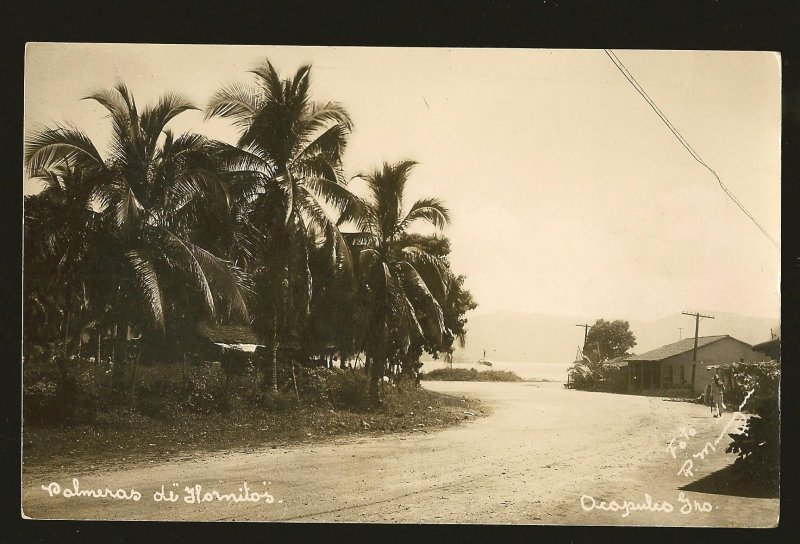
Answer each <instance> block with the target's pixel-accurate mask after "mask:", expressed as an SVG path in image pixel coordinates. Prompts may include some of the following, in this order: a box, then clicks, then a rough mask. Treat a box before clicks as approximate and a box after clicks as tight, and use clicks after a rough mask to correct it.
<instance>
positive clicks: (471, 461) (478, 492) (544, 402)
mask: <svg viewBox="0 0 800 544" xmlns="http://www.w3.org/2000/svg"><path fill="white" fill-rule="evenodd" d="M425 386H426V387H429V388H430V389H434V390H437V391H442V392H447V393H452V394H458V395H461V394H463V395H469V396H473V397H477V398H479V399H481V400H483V401H484V402H485V403H486V404H488V405H489V406H490V407H491V408H492V410H493V413H492V415H490V416H488V417H484V418H478V419H473V418H472V417H471V416H467V417H468V419H469V420H468V421H465V423H464V424H463V425H460V426H457V427H454V428H450V429H447V430H444V431H436V432H431V433H429V434H428V433H425V432H422V431H420V432H415V433H408V434H403V435H392V436H386V437H365V438H360V439H355V440H353V439H347V440H344V439H342V440H337V441H330V442H327V443H323V444H317V445H303V446H297V447H292V448H281V449H267V450H263V451H255V452H251V453H229V454H222V455H219V454H218V455H205V456H202V457H198V458H195V459H190V460H185V459H184V460H175V461H173V462H168V463H163V464H159V465H155V464H148V465H145V466H132V467H129V468H126V469H123V470H120V469H113V470H108V471H106V470H102V467H100V468H101V470H99V471H92V472H89V471H87V472H86V473H83V474H37V475H36V476H35V477H27V476H26V477H25V478H24V481H23V486H24V487H23V496H24V512H25V514H26V515H27V516H29V517H33V518H59V519H159V520H275V521H334V522H335V521H347V522H427V523H440V522H443V523H447V522H451V523H460V522H465V523H529V524H588V525H677V526H683V525H701V526H720V527H730V526H748V527H753V526H757V527H765V526H772V525H774V524H775V523H776V522H777V519H778V500H777V499H754V498H743V497H736V496H730V495H719V494H705V493H699V492H692V491H681V490H680V489H679V488H681V487H683V486H685V485H686V484H689V483H691V482H694V481H696V480H698V479H700V478H703V477H704V476H707V475H709V474H711V473H712V472H714V471H716V470H719V469H721V468H724V467H725V466H727V465H729V464H730V463H731V462H732V461H733V455H732V454H725V453H724V449H725V447H726V446H727V444H728V442H729V440H728V437H727V435H726V434H725V433H724V432H723V431H724V427H725V426H726V425H729V429H728V432H732V431H733V429H734V428H735V426H736V424H735V422H731V417H732V414H730V413H729V414H726V415H725V417H723V418H721V419H714V418H711V417H709V412H708V409H707V408H705V407H702V406H699V405H692V404H687V403H679V402H666V401H662V400H661V399H660V398H650V397H639V396H628V395H611V394H605V393H589V392H581V391H573V390H566V389H564V388H563V387H562V385H561V384H555V383H538V384H533V383H475V382H473V383H465V382H427V383H426V384H425ZM682 427H683V428H684V429H685V431H686V434H687V435H688V438H686V439H684V442H683V444H684V446H685V447H684V448H683V449H682V448H681V447H680V446H681V442H680V440H679V439H678V438H676V440H675V441H673V448H674V451H675V458H673V456H672V455H671V453H670V452H669V450H668V449H667V444H668V443H669V442H670V440H671V439H673V437H679V436H680V429H681V428H682ZM720 434H723V436H724V438H723V439H722V440H720V441H719V442H718V445H717V446H716V451H713V450H712V449H711V448H709V447H706V454H705V455H704V456H702V457H704V458H700V457H701V456H700V455H698V456H694V455H695V454H699V452H701V450H702V449H703V447H704V446H705V444H706V443H707V442H710V443H711V444H712V446H713V445H714V442H715V440H716V439H717V437H718V436H720ZM686 460H691V461H692V462H693V468H692V469H691V473H692V475H691V476H687V475H684V474H680V475H679V474H678V472H679V471H680V470H681V467H682V466H683V465H684V463H685V461H686ZM73 478H77V479H78V484H79V490H87V489H98V488H100V489H103V490H105V488H107V487H108V488H110V491H111V492H114V493H117V494H118V498H110V497H104V498H101V497H90V496H72V497H65V496H64V495H65V494H66V495H69V494H70V493H69V492H67V491H65V490H72V489H73V488H74V484H73V483H72V480H73ZM51 482H55V483H56V484H58V486H60V488H61V489H59V490H56V488H55V487H54V486H50V487H49V489H50V491H46V490H45V489H43V488H42V486H43V485H44V486H45V487H47V486H48V484H50V483H51ZM245 482H246V483H247V486H248V489H247V490H245V489H244V488H243V485H244V483H245ZM173 484H175V485H173ZM162 485H163V486H164V491H165V494H166V495H169V492H170V491H171V490H172V491H174V498H176V499H177V500H175V501H174V502H170V501H164V500H161V501H156V500H155V499H154V493H156V492H159V491H161V489H162ZM197 485H199V486H201V488H200V493H199V498H200V499H203V498H209V499H210V500H209V501H204V500H202V501H201V502H198V501H197V500H196V499H197V497H198V494H197V493H196V490H197V488H196V487H195V486H197ZM187 487H189V488H191V489H194V490H195V491H192V492H187V491H186V488H187ZM240 488H242V489H241V490H240ZM118 489H122V490H125V492H124V493H119V492H117V490H118ZM132 490H135V491H136V492H138V493H139V494H140V499H139V500H138V501H135V500H133V499H131V498H127V499H126V498H124V497H123V495H124V496H127V497H130V496H131V495H132V494H133V492H132ZM214 490H216V491H217V493H218V495H213V493H212V494H210V495H208V496H206V497H204V495H205V493H206V492H213V491H214ZM55 491H58V493H56V492H55ZM246 491H247V492H248V495H247V497H249V498H250V499H251V501H241V502H233V498H242V497H244V496H245V492H246ZM51 492H52V494H53V496H52V497H51V496H50V494H51ZM681 493H683V499H681V497H680V494H681ZM224 494H233V496H229V497H228V500H217V496H219V495H224ZM645 494H648V495H649V496H650V497H651V499H650V502H647V499H646V497H645ZM234 496H235V497H234ZM159 498H160V497H159ZM189 498H192V499H195V500H194V502H187V499H189ZM270 499H272V502H269V500H270ZM612 501H615V502H614V503H613V504H612ZM625 501H632V502H630V503H627V512H626V502H625ZM665 501H666V502H667V503H669V506H670V507H671V510H672V511H670V512H667V511H664V510H668V509H669V508H668V507H667V506H666V505H665V504H664V502H665ZM656 503H658V504H656ZM601 505H602V506H605V507H606V508H611V509H613V508H615V506H616V507H618V508H620V509H619V510H617V511H611V510H601V509H600V508H601V507H602V506H601ZM687 505H688V506H687ZM626 513H627V515H625V514H626Z"/></svg>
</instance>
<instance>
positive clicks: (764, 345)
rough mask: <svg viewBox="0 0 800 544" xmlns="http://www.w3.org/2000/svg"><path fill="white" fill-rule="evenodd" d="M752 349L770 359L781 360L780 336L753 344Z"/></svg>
mask: <svg viewBox="0 0 800 544" xmlns="http://www.w3.org/2000/svg"><path fill="white" fill-rule="evenodd" d="M753 349H754V350H756V351H758V352H761V353H763V354H764V355H766V356H767V357H769V358H770V359H772V360H775V361H778V362H780V360H781V337H780V336H779V337H777V338H773V339H772V340H767V341H766V342H761V343H760V344H755V345H754V346H753Z"/></svg>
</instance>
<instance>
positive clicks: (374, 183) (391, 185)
mask: <svg viewBox="0 0 800 544" xmlns="http://www.w3.org/2000/svg"><path fill="white" fill-rule="evenodd" d="M415 164H416V163H415V162H414V161H402V162H399V163H396V164H392V165H390V164H387V163H384V164H383V167H382V168H380V169H378V170H376V171H374V172H372V173H370V174H361V175H360V176H358V177H360V178H362V179H363V180H364V181H366V184H367V188H368V190H369V196H368V198H367V199H366V200H364V201H361V203H360V205H358V206H353V207H352V208H349V209H347V210H345V211H344V212H343V213H342V215H341V217H340V219H339V223H340V224H344V223H346V222H351V223H353V224H355V225H356V226H357V227H358V228H359V230H360V234H359V235H358V236H357V237H354V243H355V244H356V247H357V248H358V259H357V263H358V273H359V277H360V278H361V282H362V300H363V301H364V302H363V303H364V306H365V311H364V317H365V323H364V325H365V332H366V336H365V339H364V347H365V351H366V353H367V357H368V360H369V376H370V379H369V391H370V401H371V403H372V404H373V406H377V405H379V404H380V402H381V401H380V381H381V379H382V377H383V372H384V369H385V367H386V364H387V360H388V359H389V357H402V355H403V354H405V353H406V352H407V351H408V348H409V346H410V345H411V343H412V341H413V340H414V338H415V337H423V338H425V339H427V340H429V341H431V342H439V341H441V337H442V334H444V333H445V326H444V322H443V314H442V308H441V304H440V301H439V300H437V298H436V297H435V296H434V294H433V293H432V291H437V292H439V293H442V294H443V293H445V292H446V284H445V281H446V275H445V270H446V263H443V262H442V260H441V258H440V257H437V256H436V255H433V254H431V253H429V252H428V251H426V249H425V248H424V247H422V246H421V245H420V244H418V243H416V242H417V240H416V239H415V238H414V237H410V236H406V235H405V234H406V233H407V232H408V230H409V229H410V227H411V226H412V225H413V224H414V223H416V222H418V221H420V222H424V223H428V224H431V225H433V226H434V227H436V228H439V229H441V228H443V227H444V226H445V225H446V224H447V223H449V222H450V215H449V212H448V210H447V208H446V207H445V206H444V204H443V203H442V202H441V201H439V200H438V199H436V198H425V199H421V200H418V201H416V202H415V203H414V204H412V205H411V207H410V208H409V210H408V212H407V213H405V214H404V213H403V194H404V191H405V186H406V182H407V180H408V176H409V173H410V172H411V169H412V168H413V167H414V165H415ZM422 269H426V270H428V271H433V272H434V273H433V274H426V275H429V278H430V279H429V280H428V281H427V282H426V281H425V280H424V279H423V275H422V274H421V273H420V271H421V270H422ZM440 300H441V299H440Z"/></svg>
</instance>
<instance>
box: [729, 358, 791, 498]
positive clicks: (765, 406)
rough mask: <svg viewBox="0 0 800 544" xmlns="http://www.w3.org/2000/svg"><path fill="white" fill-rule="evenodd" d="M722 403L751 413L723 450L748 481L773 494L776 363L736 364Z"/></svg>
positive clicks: (777, 440) (776, 444)
mask: <svg viewBox="0 0 800 544" xmlns="http://www.w3.org/2000/svg"><path fill="white" fill-rule="evenodd" d="M731 372H732V375H733V382H734V387H733V388H732V391H730V393H729V396H727V395H726V399H725V401H726V403H727V404H732V405H734V406H735V407H737V408H738V406H739V405H741V403H742V402H743V401H744V398H745V396H746V395H747V393H750V392H752V394H751V395H750V397H748V398H747V403H746V404H745V405H744V407H743V408H742V410H743V411H746V412H748V413H750V414H751V416H750V418H749V419H748V420H747V424H746V426H745V429H744V432H743V433H741V434H731V435H729V436H730V437H731V443H730V445H729V446H728V448H727V449H726V450H725V451H726V452H729V453H730V452H733V453H736V454H737V457H736V461H735V462H734V467H735V469H736V470H737V471H738V472H739V474H740V475H741V477H742V478H746V479H747V480H748V482H747V483H748V484H750V485H752V486H755V487H759V488H762V489H764V490H767V491H770V492H774V493H777V491H778V487H779V478H780V391H779V390H780V379H781V371H780V365H779V364H778V363H774V362H771V363H736V364H734V365H732V366H731Z"/></svg>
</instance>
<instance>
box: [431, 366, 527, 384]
mask: <svg viewBox="0 0 800 544" xmlns="http://www.w3.org/2000/svg"><path fill="white" fill-rule="evenodd" d="M420 379H421V380H439V381H464V382H521V381H524V380H523V379H522V378H520V377H519V376H518V375H517V374H515V373H514V372H511V371H508V370H481V371H478V370H477V369H475V368H470V369H469V370H467V369H466V368H437V369H435V370H431V371H430V372H423V373H422V374H420Z"/></svg>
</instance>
